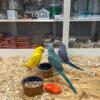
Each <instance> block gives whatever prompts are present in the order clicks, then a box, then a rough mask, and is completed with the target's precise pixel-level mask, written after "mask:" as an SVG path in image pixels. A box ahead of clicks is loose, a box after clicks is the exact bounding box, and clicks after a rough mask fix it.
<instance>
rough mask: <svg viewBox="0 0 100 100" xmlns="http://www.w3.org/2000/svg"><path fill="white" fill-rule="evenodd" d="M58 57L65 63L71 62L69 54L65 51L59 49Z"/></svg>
mask: <svg viewBox="0 0 100 100" xmlns="http://www.w3.org/2000/svg"><path fill="white" fill-rule="evenodd" d="M58 55H59V57H60V58H61V59H62V60H63V61H64V62H65V63H67V62H69V58H68V54H67V52H66V51H65V50H62V49H59V50H58Z"/></svg>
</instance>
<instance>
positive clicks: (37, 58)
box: [28, 53, 42, 67]
mask: <svg viewBox="0 0 100 100" xmlns="http://www.w3.org/2000/svg"><path fill="white" fill-rule="evenodd" d="M41 57H42V55H41V54H40V53H35V54H34V55H33V56H32V57H31V58H30V59H29V61H28V64H29V67H34V66H37V65H38V64H39V63H40V60H41Z"/></svg>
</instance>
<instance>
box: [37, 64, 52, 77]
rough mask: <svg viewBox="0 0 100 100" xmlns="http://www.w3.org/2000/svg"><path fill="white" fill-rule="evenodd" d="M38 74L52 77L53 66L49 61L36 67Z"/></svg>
mask: <svg viewBox="0 0 100 100" xmlns="http://www.w3.org/2000/svg"><path fill="white" fill-rule="evenodd" d="M38 70H39V75H41V76H42V77H43V78H50V77H53V68H52V66H51V65H50V63H42V64H40V65H39V67H38Z"/></svg>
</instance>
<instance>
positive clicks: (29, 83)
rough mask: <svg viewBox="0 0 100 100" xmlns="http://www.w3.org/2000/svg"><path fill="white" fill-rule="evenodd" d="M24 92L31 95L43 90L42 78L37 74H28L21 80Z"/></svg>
mask: <svg viewBox="0 0 100 100" xmlns="http://www.w3.org/2000/svg"><path fill="white" fill-rule="evenodd" d="M22 86H23V89H24V94H25V95H26V96H29V97H32V96H35V95H39V94H41V93H42V92H43V79H42V78H41V77H38V76H29V77H26V78H24V79H23V80H22Z"/></svg>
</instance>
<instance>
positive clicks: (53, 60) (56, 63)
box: [48, 43, 77, 93]
mask: <svg viewBox="0 0 100 100" xmlns="http://www.w3.org/2000/svg"><path fill="white" fill-rule="evenodd" d="M48 60H49V63H50V64H51V65H52V66H53V67H54V68H55V69H56V70H57V71H58V73H59V74H60V75H61V76H62V77H63V78H64V79H65V80H66V82H68V84H69V85H70V88H71V89H72V90H73V91H74V92H75V93H77V91H76V89H75V87H74V86H73V84H72V83H71V81H70V80H69V79H68V77H67V76H66V75H65V73H64V69H63V66H62V64H61V61H60V59H59V57H58V55H57V54H56V53H55V51H54V48H53V45H52V44H51V43H49V44H48Z"/></svg>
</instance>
